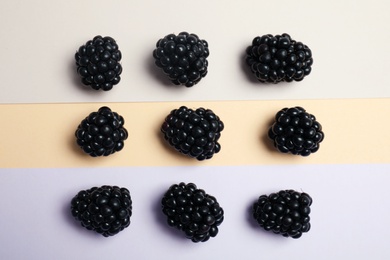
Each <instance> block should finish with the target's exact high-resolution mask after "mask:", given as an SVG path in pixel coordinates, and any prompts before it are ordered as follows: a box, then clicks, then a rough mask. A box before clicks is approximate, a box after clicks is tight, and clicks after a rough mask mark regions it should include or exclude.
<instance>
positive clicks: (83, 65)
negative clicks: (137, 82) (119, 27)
mask: <svg viewBox="0 0 390 260" xmlns="http://www.w3.org/2000/svg"><path fill="white" fill-rule="evenodd" d="M75 58H76V65H77V73H78V74H79V75H80V76H81V81H82V83H83V84H84V85H86V86H90V87H91V88H93V89H95V90H99V89H102V90H104V91H108V90H111V89H112V88H113V86H114V85H116V84H118V83H119V81H120V80H121V77H120V75H121V73H122V65H121V64H120V63H119V62H120V60H121V58H122V54H121V51H120V50H119V48H118V45H117V43H116V42H115V40H114V39H113V38H111V37H109V36H106V37H102V36H100V35H98V36H95V37H94V38H93V40H90V41H88V42H87V43H86V44H84V45H82V46H80V48H79V49H78V51H77V52H76V55H75Z"/></svg>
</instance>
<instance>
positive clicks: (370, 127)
mask: <svg viewBox="0 0 390 260" xmlns="http://www.w3.org/2000/svg"><path fill="white" fill-rule="evenodd" d="M102 105H108V106H109V107H111V109H112V110H113V111H116V112H118V113H119V114H121V115H122V116H123V117H124V118H125V127H126V129H127V130H128V132H129V138H128V139H127V140H126V141H125V147H124V149H123V150H122V151H121V152H119V153H115V154H113V155H111V156H108V157H99V158H92V157H89V156H88V155H86V154H84V153H83V152H82V150H81V149H79V147H77V145H76V139H75V137H74V132H75V130H76V128H77V126H78V124H79V123H80V122H81V120H83V119H84V118H85V117H86V116H88V114H89V113H90V112H93V111H97V110H98V109H99V107H100V106H102ZM181 105H186V106H188V107H191V108H198V107H201V106H202V107H205V108H210V109H212V110H213V111H214V112H215V113H216V114H218V115H219V116H220V118H221V120H223V122H224V123H225V129H224V130H223V131H222V135H221V139H220V143H221V145H222V149H221V151H220V153H218V154H216V155H215V156H214V157H213V158H212V159H211V160H208V161H203V162H199V161H197V160H194V159H191V158H189V157H186V156H183V155H181V154H179V153H178V152H176V151H175V150H173V149H171V147H170V146H169V145H167V144H166V143H165V141H164V140H163V138H162V134H161V133H160V127H161V124H162V122H163V120H164V119H165V117H166V116H167V115H168V114H169V112H170V111H171V110H172V109H175V108H178V107H180V106H181ZM297 105H299V106H303V107H304V108H306V110H307V111H308V112H309V113H312V114H314V115H315V116H316V117H317V120H318V121H319V122H320V123H321V124H322V126H323V131H324V133H325V139H324V141H323V142H322V143H321V145H320V150H319V151H318V152H317V153H314V154H312V155H310V156H309V157H301V156H293V155H290V154H281V153H279V152H277V151H276V150H274V149H273V147H272V144H271V142H270V141H269V140H268V139H267V137H266V134H267V131H268V128H269V126H270V125H271V123H272V120H273V118H274V115H275V114H276V112H277V111H279V110H280V109H282V108H283V107H291V106H297ZM389 114H390V103H389V99H362V100H356V99H355V100H352V99H351V100H295V101H225V102H185V103H183V102H176V103H172V102H162V103H109V104H101V103H100V104H97V103H90V104H56V105H52V104H40V105H39V104H36V105H3V106H1V110H0V117H1V118H2V120H3V122H7V124H6V126H5V127H2V129H1V136H3V137H5V138H3V139H2V145H1V146H0V165H1V166H2V167H6V168H18V167H32V168H42V167H43V168H45V167H54V168H55V167H110V166H174V165H192V166H200V165H220V166H222V165H267V164H351V163H390V149H389V147H390V133H389V131H386V129H387V126H388V122H387V121H386V118H387V117H388V115H389Z"/></svg>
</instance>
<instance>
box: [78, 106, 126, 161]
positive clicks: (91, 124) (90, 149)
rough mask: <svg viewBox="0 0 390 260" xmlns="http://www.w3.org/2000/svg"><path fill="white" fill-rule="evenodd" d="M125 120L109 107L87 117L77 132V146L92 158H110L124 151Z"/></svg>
mask: <svg viewBox="0 0 390 260" xmlns="http://www.w3.org/2000/svg"><path fill="white" fill-rule="evenodd" d="M124 123H125V120H124V119H123V117H122V116H120V115H118V113H116V112H112V111H111V109H110V108H108V107H101V108H100V109H99V110H98V111H97V112H92V113H90V114H89V116H87V117H86V118H85V119H84V120H83V121H81V123H80V125H79V126H78V127H77V130H76V132H75V135H76V138H77V144H78V145H79V146H80V147H81V149H83V151H84V152H86V153H87V154H89V155H90V156H93V157H96V156H108V155H110V154H113V153H115V152H118V151H120V150H122V149H123V146H124V140H126V139H127V136H128V134H127V130H126V129H125V128H124V127H123V125H124Z"/></svg>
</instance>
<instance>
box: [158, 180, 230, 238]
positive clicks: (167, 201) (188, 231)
mask: <svg viewBox="0 0 390 260" xmlns="http://www.w3.org/2000/svg"><path fill="white" fill-rule="evenodd" d="M161 204H162V211H163V213H164V214H165V215H166V216H167V221H168V224H169V226H171V227H175V228H177V229H179V230H181V231H183V232H184V233H185V236H186V237H187V238H188V239H191V241H192V242H195V243H197V242H206V241H207V240H209V239H210V237H215V236H216V235H217V234H218V226H219V225H220V224H221V223H222V222H223V219H224V211H223V209H222V208H221V206H220V205H219V203H218V202H217V200H216V198H215V197H213V196H211V195H209V194H206V192H205V191H204V190H202V189H198V188H197V187H196V185H195V184H193V183H188V184H185V183H183V182H182V183H179V184H174V185H172V186H171V187H170V188H169V189H168V191H167V192H166V193H165V195H164V196H163V198H162V200H161Z"/></svg>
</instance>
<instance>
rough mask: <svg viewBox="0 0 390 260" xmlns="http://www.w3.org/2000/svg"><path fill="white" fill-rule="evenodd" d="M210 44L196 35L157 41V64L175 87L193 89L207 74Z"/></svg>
mask: <svg viewBox="0 0 390 260" xmlns="http://www.w3.org/2000/svg"><path fill="white" fill-rule="evenodd" d="M209 54H210V52H209V48H208V44H207V42H206V41H205V40H201V39H199V37H198V36H197V35H196V34H193V33H191V34H189V33H187V32H181V33H179V34H178V35H177V36H176V35H175V34H169V35H167V36H165V37H164V38H162V39H160V40H158V41H157V44H156V49H155V50H154V51H153V57H154V58H155V64H156V65H157V67H159V68H161V69H162V70H163V71H164V73H165V74H166V75H167V76H168V77H169V79H170V80H171V81H172V83H173V84H175V85H185V86H186V87H192V86H194V85H195V84H197V83H198V82H199V81H200V80H201V79H202V78H203V77H205V76H206V74H207V66H208V61H207V57H208V56H209Z"/></svg>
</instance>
